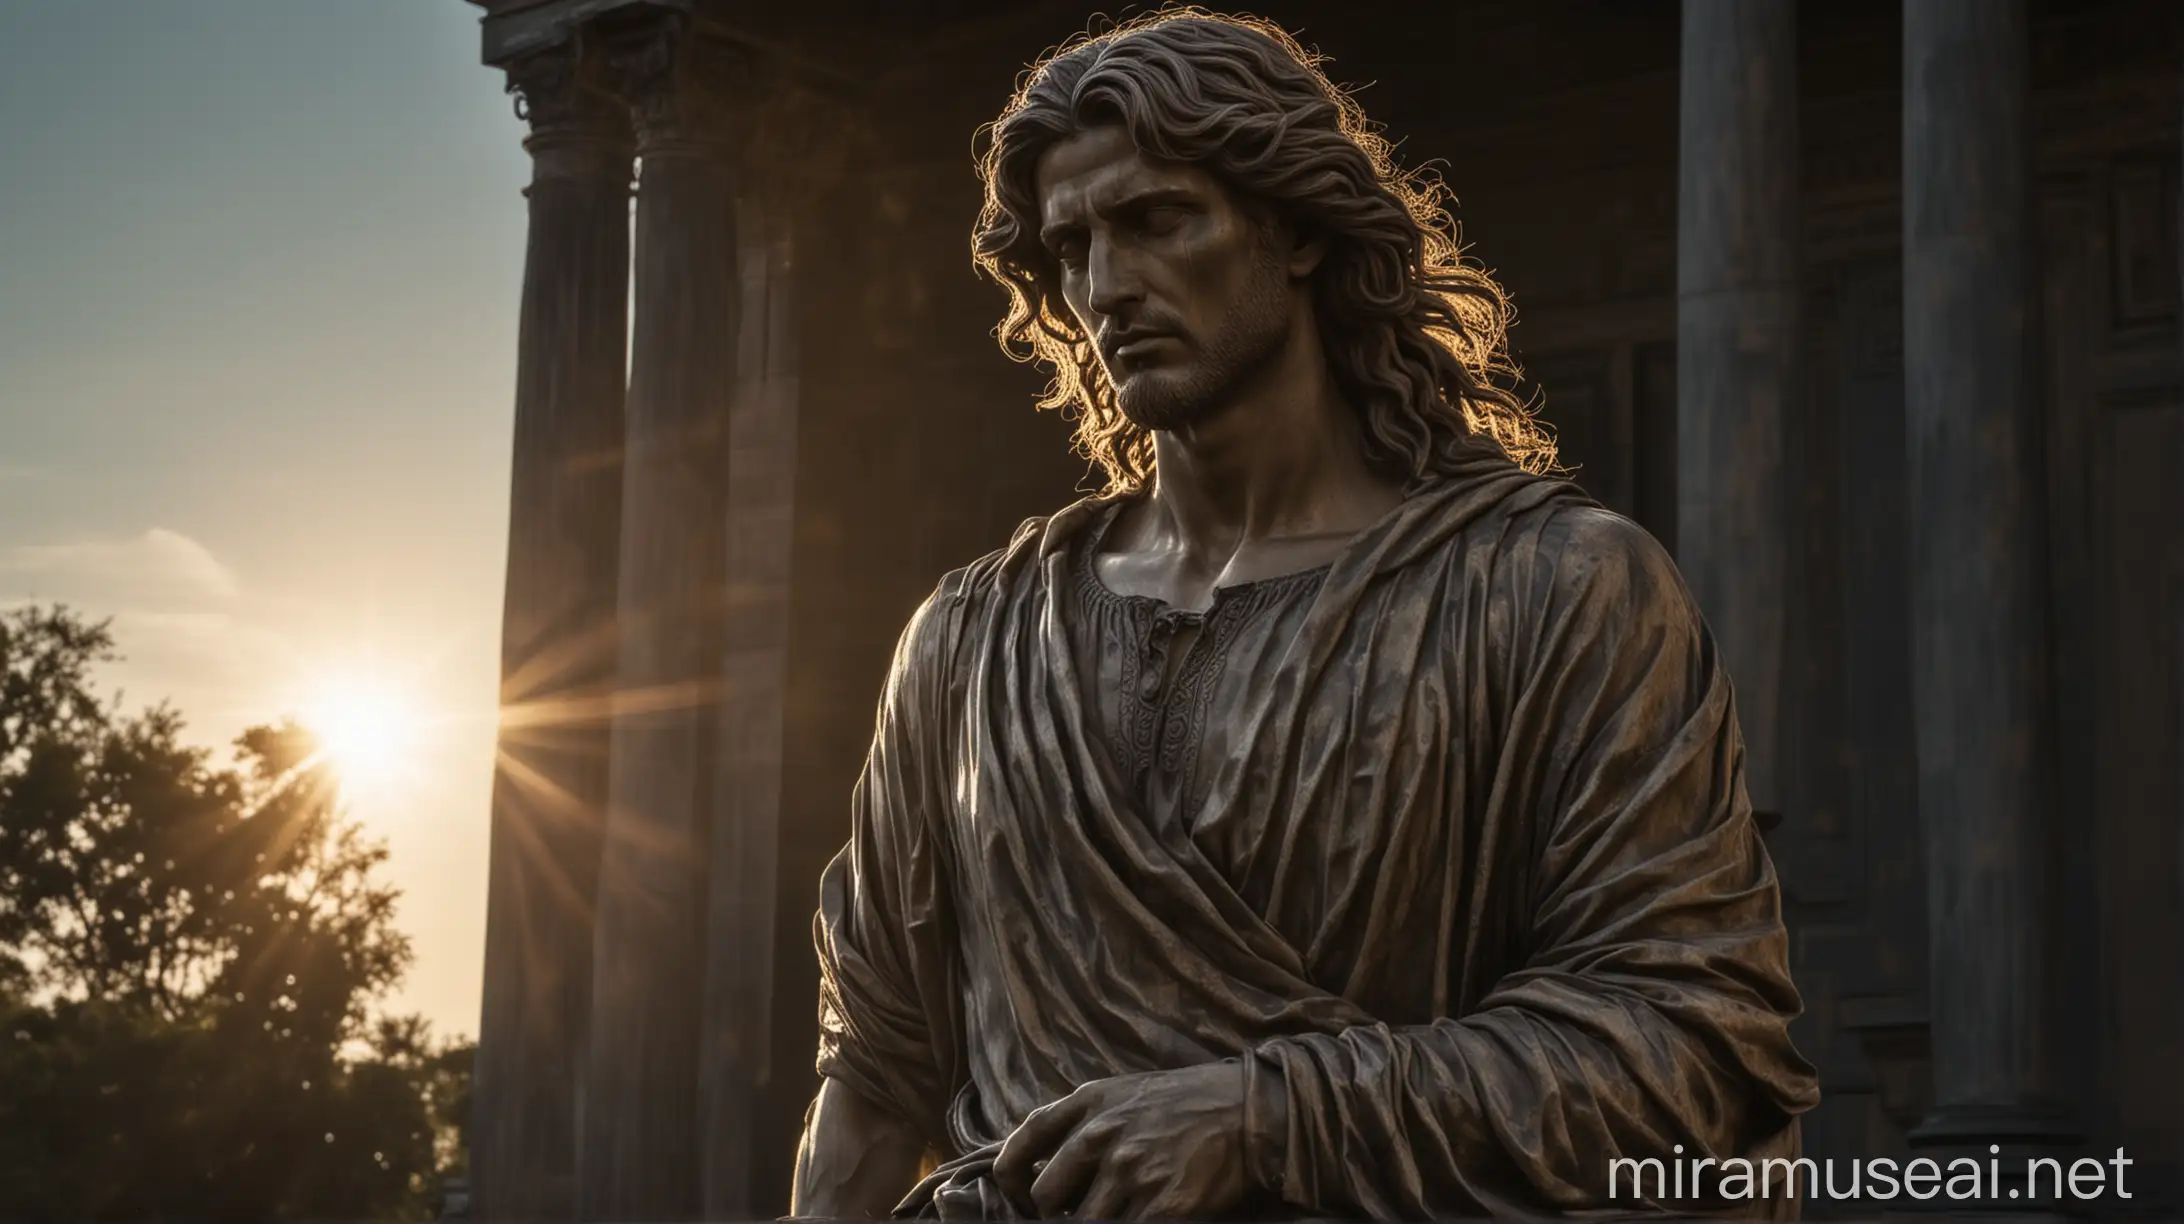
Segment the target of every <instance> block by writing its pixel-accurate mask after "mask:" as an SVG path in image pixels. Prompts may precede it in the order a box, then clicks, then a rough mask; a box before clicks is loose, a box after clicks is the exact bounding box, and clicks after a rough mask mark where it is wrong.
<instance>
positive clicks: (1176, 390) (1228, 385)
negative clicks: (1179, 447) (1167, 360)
mask: <svg viewBox="0 0 2184 1224" xmlns="http://www.w3.org/2000/svg"><path fill="white" fill-rule="evenodd" d="M1267 256H1268V258H1267V259H1266V260H1265V261H1264V262H1262V263H1261V264H1260V266H1259V267H1258V268H1257V269H1256V273H1257V274H1256V275H1255V276H1254V277H1253V285H1252V289H1251V291H1250V292H1248V293H1246V294H1244V295H1243V296H1242V298H1241V300H1240V301H1238V303H1237V306H1236V309H1234V310H1233V311H1231V312H1229V315H1228V317H1226V318H1224V319H1223V320H1222V321H1221V329H1220V330H1219V331H1217V332H1215V333H1214V335H1213V338H1212V339H1211V340H1208V341H1207V342H1206V343H1205V344H1203V345H1199V344H1196V343H1192V344H1191V346H1190V350H1191V351H1190V356H1191V358H1192V359H1191V360H1187V361H1185V362H1182V363H1179V364H1176V365H1171V366H1156V367H1154V368H1152V369H1148V370H1140V371H1138V372H1137V373H1136V374H1135V375H1133V376H1131V377H1130V378H1129V379H1127V380H1126V381H1124V382H1122V383H1121V384H1119V385H1118V386H1117V387H1116V389H1115V402H1116V403H1117V405H1119V406H1120V407H1121V409H1122V415H1123V416H1125V417H1127V418H1129V420H1130V422H1131V423H1132V424H1134V425H1137V426H1138V427H1140V428H1142V429H1149V430H1155V431H1164V430H1165V431H1172V430H1178V429H1184V428H1187V427H1189V426H1192V425H1195V424H1198V423H1200V422H1202V421H1205V420H1207V419H1208V418H1210V417H1212V416H1214V415H1216V414H1217V413H1219V412H1220V411H1221V409H1223V408H1225V407H1227V406H1228V405H1229V404H1230V403H1231V402H1232V401H1233V400H1234V399H1235V398H1236V396H1237V393H1238V391H1239V390H1240V389H1241V388H1242V387H1243V386H1244V385H1245V384H1247V383H1249V382H1250V381H1251V380H1252V379H1253V378H1254V377H1256V376H1257V375H1259V374H1260V373H1261V372H1262V371H1264V370H1265V369H1266V367H1267V366H1268V365H1270V364H1272V363H1273V362H1274V361H1275V360H1276V359H1277V358H1278V357H1280V355H1281V352H1282V350H1283V348H1284V347H1286V346H1287V345H1288V343H1289V326H1290V314H1289V293H1288V278H1287V275H1286V269H1284V268H1283V266H1282V264H1281V261H1280V260H1279V259H1278V258H1276V257H1274V253H1273V252H1271V251H1269V252H1267Z"/></svg>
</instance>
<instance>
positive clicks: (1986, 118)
mask: <svg viewBox="0 0 2184 1224" xmlns="http://www.w3.org/2000/svg"><path fill="white" fill-rule="evenodd" d="M2026 59H2027V45H2026V31H2025V4H2024V0H1907V3H1906V4H1905V5H1904V35H1903V87H1904V88H1903V94H1904V99H1903V106H1904V112H1903V192H1904V214H1903V216H1904V220H1903V307H1904V309H1903V318H1904V418H1905V428H1906V433H1907V439H1906V441H1907V445H1908V447H1909V450H1908V465H1909V474H1910V499H1909V511H1910V513H1909V521H1908V522H1907V524H1906V526H1907V528H1908V530H1909V532H1910V537H1911V538H1910V542H1911V549H1910V552H1911V608H1912V613H1911V615H1912V677H1911V679H1912V697H1913V706H1914V711H1915V717H1916V720H1917V728H1918V761H1919V771H1918V774H1919V817H1920V825H1921V828H1922V831H1923V833H1924V836H1925V844H1926V872H1927V905H1928V913H1929V915H1930V926H1929V938H1930V940H1931V945H1930V946H1931V954H1932V960H1931V962H1930V970H1929V972H1930V975H1931V977H1930V987H1929V998H1928V1001H1927V1005H1928V1007H1929V1008H1930V1016H1931V1022H1932V1046H1933V1060H1934V1061H1933V1066H1934V1108H1933V1111H1932V1112H1931V1113H1930V1114H1929V1115H1928V1117H1927V1119H1926V1121H1925V1122H1924V1123H1922V1124H1921V1126H1920V1127H1919V1129H1918V1130H1917V1131H1916V1132H1915V1133H1914V1135H1913V1140H1914V1142H1916V1143H1921V1144H1924V1145H1928V1146H1932V1147H1937V1148H1943V1149H1950V1148H1963V1149H1966V1150H1969V1151H1971V1152H1972V1153H1973V1154H1975V1155H1977V1156H1978V1157H1980V1158H1981V1159H1984V1158H1985V1157H1986V1155H1987V1151H1986V1148H1987V1145H1988V1144H1990V1143H1994V1144H2005V1145H2006V1144H2012V1143H2014V1142H2031V1141H2039V1140H2053V1139H2059V1138H2061V1137H2062V1128H2061V1126H2060V1124H2059V1121H2058V1118H2057V1116H2056V1114H2055V1113H2054V1112H2053V1111H2052V1110H2051V1109H2050V1108H2049V1106H2048V1104H2047V1101H2046V1099H2045V1093H2046V1091H2047V1090H2048V1088H2049V1085H2048V1082H2047V1079H2048V1065H2047V1064H2048V1060H2047V1052H2046V1049H2045V1045H2046V1034H2045V1033H2044V1032H2043V1025H2042V1018H2041V1013H2042V1009H2043V1008H2044V1007H2045V1006H2046V992H2047V990H2048V983H2049V977H2048V973H2047V967H2046V965H2045V964H2044V963H2043V959H2044V958H2043V955H2042V944H2043V940H2044V938H2045V932H2044V928H2045V925H2046V922H2047V903H2048V892H2049V887H2048V879H2047V874H2048V872H2047V861H2046V856H2045V854H2044V852H2043V850H2042V843H2043V841H2044V836H2043V832H2044V821H2045V820H2046V819H2047V811H2048V798H2049V793H2050V792H2049V787H2050V784H2051V776H2050V768H2051V766H2050V761H2049V758H2048V753H2049V734H2048V699H2049V695H2048V632H2047V623H2046V615H2045V607H2046V603H2045V597H2044V587H2043V578H2042V575H2043V574H2044V572H2045V549H2044V547H2043V542H2044V540H2045V538H2046V524H2045V518H2044V514H2043V509H2042V499H2043V496H2044V492H2043V489H2044V471H2043V468H2042V464H2041V447H2040V443H2039V438H2040V419H2039V417H2040V412H2039V405H2038V402H2037V400H2036V399H2035V396H2036V394H2037V393H2036V391H2035V387H2036V386H2037V382H2036V379H2035V371H2034V369H2033V367H2032V364H2031V352H2032V349H2033V346H2034V344H2035V342H2036V339H2037V332H2036V331H2035V330H2034V329H2033V327H2032V317H2033V313H2034V285H2033V281H2032V277H2033V268H2034V263H2033V247H2032V242H2033V233H2032V196H2031V177H2030V176H2031V167H2030V159H2031V149H2032V142H2031V128H2030V121H2029V117H2028V98H2027V93H2026ZM2013 1163H2014V1167H2018V1168H2021V1167H2022V1162H2021V1161H2015V1162H2013V1160H2012V1158H2011V1157H2010V1156H2007V1155H2006V1156H2005V1157H2004V1158H2003V1160H2002V1164H2003V1166H2004V1167H2013Z"/></svg>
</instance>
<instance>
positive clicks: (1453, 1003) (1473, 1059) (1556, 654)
mask: <svg viewBox="0 0 2184 1224" xmlns="http://www.w3.org/2000/svg"><path fill="white" fill-rule="evenodd" d="M982 173H983V176H984V179H985V186H986V198H985V207H984V209H983V211H982V213H981V215H980V217H979V219H978V224H977V229H976V235H975V254H976V258H977V261H978V263H979V265H980V266H981V267H982V268H983V269H984V270H985V271H986V272H987V273H989V274H990V275H992V276H994V277H995V278H996V279H998V280H999V281H1000V283H1001V284H1002V285H1003V286H1004V287H1005V288H1006V289H1007V291H1008V294H1009V312H1008V316H1007V319H1006V321H1005V322H1004V324H1003V326H1002V329H1001V335H1002V339H1003V342H1004V344H1005V345H1007V346H1009V347H1011V348H1012V349H1013V350H1014V351H1016V352H1017V353H1018V354H1019V355H1025V356H1031V357H1035V358H1037V359H1040V360H1043V361H1045V362H1047V363H1049V364H1050V365H1051V366H1052V367H1053V370H1054V373H1055V381H1054V385H1053V388H1052V391H1051V393H1050V395H1049V397H1048V399H1047V401H1046V403H1047V404H1049V405H1050V406H1068V407H1070V408H1073V409H1074V410H1075V411H1076V412H1077V413H1078V414H1079V417H1080V426H1079V435H1078V439H1079V443H1080V445H1081V446H1082V447H1083V448H1084V450H1085V452H1086V453H1087V454H1088V455H1089V456H1090V458H1091V459H1093V460H1094V461H1096V462H1097V463H1098V464H1099V465H1100V466H1101V467H1102V468H1103V469H1104V470H1105V472H1106V475H1107V477H1108V486H1107V488H1106V490H1105V491H1104V492H1103V493H1101V494H1099V495H1098V496H1094V497H1090V498H1087V499H1085V500H1083V501H1080V502H1078V503H1076V504H1074V505H1071V506H1069V507H1067V508H1066V509H1063V510H1061V511H1060V512H1058V513H1056V514H1054V515H1053V516H1051V517H1049V518H1046V519H1035V520H1033V521H1031V522H1028V523H1026V524H1025V525H1024V526H1023V528H1021V529H1020V530H1019V531H1018V532H1017V533H1016V536H1015V538H1014V539H1013V540H1011V541H1010V542H1009V544H1008V546H1007V547H1005V548H1003V549H1001V550H1000V551H999V552H996V553H993V554H992V555H990V556H987V557H985V558H984V559H982V560H979V561H978V562H976V563H974V564H972V565H970V566H969V567H967V568H965V569H962V570H958V571H956V572H955V573H952V574H950V575H948V576H947V577H946V578H945V579H943V580H942V581H941V583H940V586H939V589H938V590H936V591H935V592H934V593H933V595H932V596H931V597H930V598H929V599H928V600H927V601H926V602H925V604H924V606H923V607H922V608H920V610H919V611H918V612H917V614H916V616H915V617H914V619H913V620H912V621H911V623H910V625H909V627H908V629H907V630H906V631H905V632H904V634H903V637H902V641H901V645H900V646H899V647H898V651H897V654H896V658H895V663H894V667H893V672H892V674H891V675H890V677H889V679H888V682H887V686H886V693H885V696H884V698H883V700H882V702H881V707H880V711H879V719H878V728H877V732H876V734H875V736H874V739H873V743H872V748H871V755H870V757H869V759H868V761H867V764H866V766H865V770H864V774H863V776H862V778H861V779H860V780H859V782H858V785H857V788H856V792H855V796H854V801H853V802H854V813H853V832H852V835H851V838H850V842H849V844H848V846H847V847H846V848H845V849H843V851H842V852H841V854H840V856H839V857H837V858H836V859H835V860H834V862H833V863H832V865H831V866H829V867H828V869H827V871H826V875H825V877H824V880H823V882H822V885H821V899H820V911H819V914H818V918H817V921H816V924H815V928H816V937H817V943H818V951H819V957H820V961H821V967H822V987H821V1000H820V1006H821V1013H820V1014H821V1044H820V1050H819V1069H820V1071H821V1072H822V1073H823V1076H824V1080H823V1086H822V1088H821V1090H820V1092H819V1095H818V1098H817V1100H815V1101H814V1102H813V1105H812V1109H811V1112H810V1114H809V1117H808V1121H807V1128H806V1133H805V1136H804V1140H803V1146H802V1149H801V1152H800V1154H799V1157H798V1165H797V1174H796V1205H795V1212H796V1214H798V1215H803V1216H816V1215H832V1216H851V1215H865V1214H877V1215H885V1214H888V1213H889V1212H890V1211H892V1212H893V1213H894V1214H897V1215H928V1216H939V1217H941V1218H963V1217H971V1218H978V1217H983V1218H1010V1217H1032V1216H1061V1215H1070V1216H1076V1217H1083V1218H1124V1217H1142V1218H1170V1219H1178V1218H1180V1219H1210V1218H1216V1217H1222V1216H1229V1217H1238V1216H1248V1217H1251V1218H1262V1219H1263V1218H1273V1217H1279V1216H1295V1217H1304V1216H1314V1217H1325V1216H1372V1217H1382V1218H1417V1217H1426V1216H1446V1215H1467V1214H1473V1215H1475V1214H1482V1213H1486V1212H1504V1211H1515V1212H1543V1211H1544V1212H1558V1211H1568V1210H1578V1209H1585V1208H1600V1207H1611V1206H1622V1207H1640V1206H1644V1205H1645V1204H1643V1203H1641V1202H1638V1201H1635V1200H1613V1199H1611V1198H1610V1195H1609V1187H1608V1173H1609V1161H1610V1160H1611V1159H1614V1158H1618V1157H1630V1158H1658V1159H1661V1160H1664V1161H1666V1160H1670V1159H1676V1158H1679V1157H1678V1156H1676V1155H1675V1154H1676V1153H1680V1154H1681V1155H1680V1158H1681V1159H1684V1160H1689V1159H1691V1158H1692V1157H1693V1156H1694V1155H1699V1154H1703V1155H1706V1156H1710V1157H1714V1158H1716V1159H1728V1158H1734V1157H1742V1158H1746V1159H1750V1160H1755V1161H1756V1160H1759V1159H1761V1158H1764V1157H1770V1156H1794V1155H1795V1153H1796V1145H1797V1131H1796V1119H1797V1116H1798V1114H1799V1113H1800V1112H1802V1111H1803V1110H1805V1109H1807V1108H1809V1107H1810V1106H1811V1105H1812V1104H1813V1103H1814V1101H1815V1099H1816V1096H1817V1088H1816V1085H1815V1079H1814V1075H1813V1071H1812V1068H1811V1067H1810V1066H1809V1065H1808V1064H1807V1063H1806V1062H1805V1061H1804V1060H1803V1059H1802V1058H1800V1057H1799V1056H1798V1054H1797V1052H1796V1051H1795V1049H1793V1048H1792V1045H1791V1043H1790V1039H1789V1036H1788V1025H1789V1022H1790V1020H1791V1019H1792V1018H1793V1017H1794V1016H1796V1015H1797V1013H1798V1010H1799V1006H1800V1005H1799V1001H1798V996H1797V993H1796V990H1795V988H1794V987H1793V986H1792V984H1791V981H1790V976H1789V971H1788V967H1787V941H1786V938H1785V935H1784V932H1783V927H1782V923H1781V917H1780V899H1779V895H1778V892H1777V888H1776V883H1775V874H1774V869H1773V866H1772V864H1771V863H1770V861H1769V859H1768V857H1767V852H1766V849H1765V847H1764V846H1763V845H1762V844H1761V841H1760V838H1759V833H1758V830H1757V828H1756V827H1755V825H1754V823H1753V819H1752V813H1751V806H1750V803H1749V801H1748V799H1747V798H1746V795H1745V789H1744V784H1743V746H1742V741H1741V739H1740V737H1739V733H1738V730H1737V723H1736V718H1735V713H1734V709H1733V705H1732V701H1731V695H1730V684H1729V678H1728V677H1727V676H1726V675H1725V674H1724V673H1723V671H1722V667H1721V663H1720V660H1719V658H1718V657H1717V655H1716V652H1715V650H1714V648H1713V645H1712V643H1711V641H1710V640H1709V638H1708V636H1707V631H1706V629H1705V627H1704V625H1703V624H1702V623H1701V621H1700V618H1699V614H1698V612H1697V610H1696V609H1695V608H1694V606H1693V604H1692V601H1691V599H1690V596H1689V595H1688V593H1687V592H1686V590H1685V588H1684V586H1683V583H1682V581H1681V580H1680V578H1679V577H1678V575H1677V572H1676V569H1675V567H1674V565H1673V563H1672V562H1671V561H1670V559H1669V557H1668V556H1667V555H1666V553H1665V552H1664V551H1663V550H1662V549H1661V548H1660V547H1659V546H1658V545H1657V544H1656V543H1655V541H1654V540H1653V539H1652V538H1651V537H1650V536H1648V535H1647V534H1646V533H1645V532H1644V531H1643V530H1642V529H1640V528H1639V527H1637V526H1635V525H1634V524H1632V523H1630V522H1628V521H1627V520H1625V519H1622V518H1620V517H1618V516H1616V515H1614V514H1611V513H1609V512H1607V511H1606V510H1604V509H1601V508H1600V507H1599V506H1598V505H1597V504H1595V503H1594V502H1592V501H1591V500H1589V499H1588V498H1587V497H1586V496H1585V495H1584V494H1583V493H1582V492H1580V491H1579V490H1578V489H1577V488H1576V487H1575V486H1573V485H1571V484H1569V483H1567V482H1566V481H1564V480H1561V479H1558V478H1556V477H1555V476H1553V475H1552V474H1551V472H1552V470H1553V462H1552V460H1553V452H1552V444H1551V442H1550V440H1549V439H1548V438H1547V436H1546V434H1545V433H1544V431H1543V430H1542V429H1541V428H1540V427H1539V426H1538V425H1537V424H1536V423H1535V422H1534V421H1533V420H1532V418H1531V417H1530V416H1529V414H1528V413H1527V411H1526V409H1525V407H1524V405H1523V404H1522V403H1520V402H1519V401H1518V400H1517V399H1516V398H1515V397H1514V396H1513V395H1512V394H1511V393H1510V392H1509V391H1508V390H1507V389H1506V387H1505V384H1506V383H1507V381H1508V379H1507V377H1506V376H1507V374H1508V373H1509V370H1508V367H1507V363H1506V359H1505V357H1504V355H1503V354H1504V352H1505V339H1506V337H1505V330H1506V324H1507V318H1508V306H1507V302H1506V299H1505V298H1504V297H1503V296H1502V293H1501V290H1500V289H1499V288H1498V287H1497V286H1496V285H1495V283H1494V282H1493V281H1492V280H1491V279H1489V277H1488V276H1487V275H1486V274H1485V273H1484V272H1483V271H1481V270H1480V269H1478V268H1477V267H1476V266H1475V265H1472V264H1470V263H1468V262H1466V261H1464V260H1463V259H1461V258H1460V257H1459V254H1458V250H1457V247H1456V243H1455V236H1454V230H1453V226H1452V224H1451V222H1450V221H1449V219H1448V217H1447V214H1446V212H1445V211H1444V210H1443V208H1442V207H1441V202H1442V199H1443V195H1442V193H1441V191H1440V189H1439V187H1438V185H1437V184H1436V183H1434V182H1433V181H1431V180H1428V179H1424V178H1420V177H1417V176H1413V175H1406V174H1403V173H1401V172H1399V171H1398V170H1397V169H1396V168H1395V166H1394V164H1393V162H1392V160H1391V157H1390V153H1389V149H1388V147H1387V145H1386V144H1385V143H1384V142H1383V141H1382V140H1381V139H1380V138H1379V137H1378V136H1376V135H1375V134H1374V133H1373V131H1372V129H1370V128H1369V127H1368V126H1367V124H1366V121H1365V118H1364V115H1363V113H1362V112H1361V111H1360V109H1359V108H1358V106H1357V105H1356V103H1355V102H1354V101H1353V100H1352V99H1351V98H1350V97H1348V96H1347V95H1346V94H1344V93H1343V92H1341V91H1340V90H1338V89H1337V88H1335V87H1334V86H1332V85H1331V84H1330V83H1329V82H1328V80H1327V79H1326V77H1325V76H1323V75H1322V74H1321V72H1320V71H1319V69H1318V68H1317V66H1316V65H1315V63H1314V61H1313V59H1312V58H1311V57H1310V56H1309V55H1308V54H1307V53H1306V52H1305V51H1304V50H1303V49H1301V48H1300V47H1299V46H1298V45H1297V44H1296V43H1295V42H1294V41H1293V40H1292V39H1291V38H1290V37H1289V36H1288V35H1287V34H1286V33H1284V32H1283V31H1281V30H1280V29H1279V28H1277V27H1274V26H1271V25H1268V24H1265V23H1262V22H1258V21H1255V20H1250V19H1240V18H1226V17H1213V16H1208V15H1204V14H1201V13H1197V12H1195V11H1185V12H1182V13H1174V12H1170V13H1163V14H1156V15H1154V16H1152V17H1149V18H1145V19H1141V20H1139V21H1135V22H1132V23H1128V24H1126V25H1123V26H1121V27H1119V28H1118V29H1116V30H1114V31H1112V32H1110V33H1108V34H1105V35H1102V36H1100V37H1096V38H1087V39H1080V40H1079V41H1077V42H1075V43H1074V44H1072V45H1070V46H1067V47H1065V48H1063V49H1062V50H1061V51H1059V52H1057V53H1056V54H1054V55H1053V56H1051V57H1049V58H1048V59H1047V60H1045V61H1044V62H1043V63H1042V64H1040V65H1039V67H1038V68H1037V69H1036V70H1035V71H1034V72H1033V73H1032V74H1031V75H1030V76H1029V77H1028V78H1027V80H1026V83H1025V84H1024V85H1023V87H1022V89H1021V90H1020V92H1019V93H1018V95H1017V96H1016V98H1015V99H1014V100H1013V101H1012V102H1011V103H1010V105H1009V107H1008V109H1007V110H1006V111H1005V112H1004V113H1003V114H1002V116H1001V118H1000V120H999V122H998V123H997V124H996V125H995V127H994V128H993V129H992V132H991V135H990V140H989V147H988V149H987V151H986V153H985V156H984V159H983V164H982ZM1678 1145H1680V1146H1678ZM1627 1184H1628V1183H1626V1185H1627ZM1625 1193H1626V1194H1630V1193H1632V1191H1630V1190H1628V1189H1626V1191H1625ZM1660 1205H1662V1206H1669V1207H1679V1208H1689V1207H1692V1206H1695V1204H1691V1203H1682V1202H1678V1203H1664V1204H1660ZM1751 1209H1754V1210H1761V1211H1774V1212H1782V1211H1786V1210H1794V1204H1790V1205H1785V1204H1782V1203H1779V1202H1768V1203H1764V1204H1760V1203H1755V1204H1752V1205H1751Z"/></svg>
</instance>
